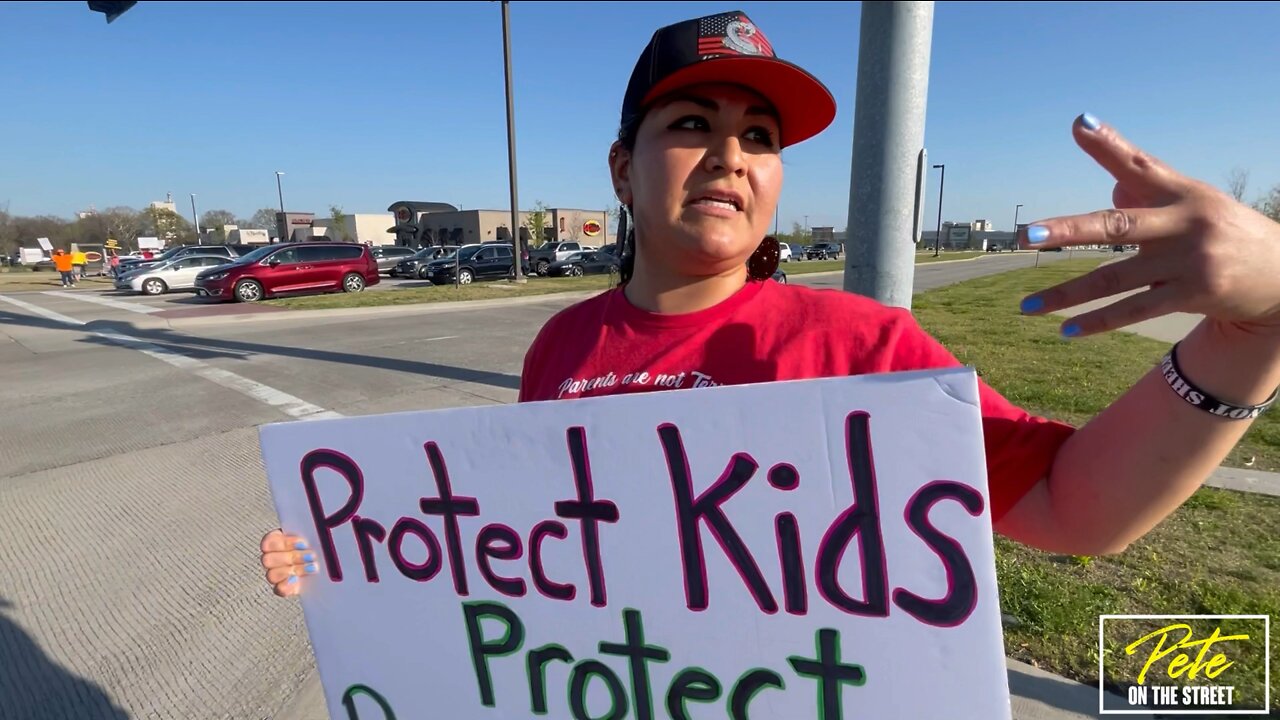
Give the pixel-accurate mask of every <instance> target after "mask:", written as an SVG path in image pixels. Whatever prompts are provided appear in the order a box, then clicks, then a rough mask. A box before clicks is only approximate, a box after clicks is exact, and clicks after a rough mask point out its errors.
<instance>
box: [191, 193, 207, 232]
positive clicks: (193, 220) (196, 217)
mask: <svg viewBox="0 0 1280 720" xmlns="http://www.w3.org/2000/svg"><path fill="white" fill-rule="evenodd" d="M191 223H192V224H193V225H195V226H196V244H197V245H203V244H204V239H203V238H202V237H200V216H199V215H196V194H195V193H191Z"/></svg>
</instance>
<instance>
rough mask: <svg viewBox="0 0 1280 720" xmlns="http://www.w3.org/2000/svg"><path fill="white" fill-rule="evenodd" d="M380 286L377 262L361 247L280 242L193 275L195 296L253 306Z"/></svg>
mask: <svg viewBox="0 0 1280 720" xmlns="http://www.w3.org/2000/svg"><path fill="white" fill-rule="evenodd" d="M378 281H379V279H378V262H377V261H376V260H374V259H373V254H372V253H371V252H369V248H368V247H365V246H364V245H356V244H354V243H341V242H297V243H280V244H277V245H267V246H266V247H262V248H259V249H257V250H254V251H253V252H251V253H249V254H248V255H244V256H243V257H241V258H239V259H238V260H236V261H235V262H233V263H231V264H229V265H220V266H218V267H216V268H211V269H209V270H206V271H204V272H202V273H200V274H199V275H197V276H196V294H197V295H199V296H201V297H210V298H216V299H219V300H235V301H237V302H256V301H258V300H262V299H264V298H269V297H275V296H277V295H293V294H298V293H316V292H334V291H337V290H341V291H343V292H360V291H361V290H364V289H365V288H366V287H367V286H369V285H377V284H378Z"/></svg>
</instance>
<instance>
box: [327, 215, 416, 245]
mask: <svg viewBox="0 0 1280 720" xmlns="http://www.w3.org/2000/svg"><path fill="white" fill-rule="evenodd" d="M394 220H395V216H393V215H392V214H391V213H355V214H351V215H343V216H342V217H341V219H340V220H339V222H338V223H337V224H336V225H335V224H334V222H333V218H318V219H316V220H314V221H312V223H311V232H312V235H314V236H317V237H318V236H324V237H327V238H329V239H330V240H338V241H342V242H357V243H362V244H365V245H374V246H377V245H395V244H396V236H395V234H394V233H393V232H392V230H391V223H392V222H393V221H394Z"/></svg>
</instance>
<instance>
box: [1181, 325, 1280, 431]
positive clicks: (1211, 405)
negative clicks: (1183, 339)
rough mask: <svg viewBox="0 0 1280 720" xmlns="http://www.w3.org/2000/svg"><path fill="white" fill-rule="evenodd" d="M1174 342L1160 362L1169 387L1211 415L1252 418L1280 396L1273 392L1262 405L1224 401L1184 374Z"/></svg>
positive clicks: (1237, 418) (1227, 417) (1279, 391)
mask: <svg viewBox="0 0 1280 720" xmlns="http://www.w3.org/2000/svg"><path fill="white" fill-rule="evenodd" d="M1179 344H1181V343H1174V344H1173V347H1172V348H1170V349H1169V354H1168V355H1165V356H1164V360H1163V361H1162V362H1161V363H1160V370H1161V372H1163V373H1164V379H1165V380H1166V381H1167V382H1168V383H1169V387H1171V388H1173V391H1174V392H1176V393H1178V396H1179V397H1181V398H1182V399H1183V400H1186V401H1187V404H1188V405H1191V406H1192V407H1195V408H1199V409H1200V410H1203V411H1205V412H1207V413H1209V414H1210V415H1216V416H1217V417H1220V418H1223V419H1227V420H1252V419H1254V418H1256V417H1258V416H1259V415H1261V414H1262V412H1263V411H1264V410H1266V409H1267V408H1269V407H1271V406H1272V405H1273V404H1274V403H1275V401H1276V398H1277V396H1280V390H1277V391H1276V392H1273V393H1271V397H1270V398H1268V399H1267V401H1266V402H1264V403H1262V404H1261V405H1251V406H1246V405H1232V404H1231V403H1228V402H1223V401H1221V400H1219V399H1218V398H1216V397H1214V396H1213V395H1210V394H1209V393H1207V392H1205V391H1204V390H1203V389H1201V388H1200V387H1199V386H1197V385H1196V384H1195V383H1193V382H1191V381H1190V380H1188V379H1187V376H1186V375H1183V374H1182V368H1180V367H1179V366H1178V345H1179Z"/></svg>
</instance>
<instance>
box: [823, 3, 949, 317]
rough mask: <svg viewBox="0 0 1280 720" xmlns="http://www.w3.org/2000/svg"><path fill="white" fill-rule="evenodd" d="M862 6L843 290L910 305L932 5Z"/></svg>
mask: <svg viewBox="0 0 1280 720" xmlns="http://www.w3.org/2000/svg"><path fill="white" fill-rule="evenodd" d="M861 8H862V10H861V30H860V36H859V40H858V84H857V99H856V102H855V103H854V104H853V107H854V118H853V161H852V164H851V168H850V182H849V221H848V226H847V227H848V240H847V244H846V246H845V249H846V251H847V252H846V253H845V264H844V267H845V270H844V289H845V290H846V291H848V292H854V293H857V294H859V295H863V296H865V297H871V298H874V299H876V300H879V301H880V302H881V303H884V304H885V305H889V306H891V307H898V308H904V309H910V308H911V294H912V284H913V280H914V277H915V254H916V249H917V242H918V240H919V238H920V236H921V233H920V228H921V226H923V224H924V223H923V217H922V215H923V213H924V207H923V198H924V191H923V190H924V184H925V182H926V180H927V177H926V172H927V171H928V167H929V166H928V165H927V164H926V163H925V160H924V158H925V152H924V120H925V105H926V102H925V101H926V99H927V97H928V86H929V51H930V46H931V44H932V43H931V41H932V35H933V3H932V2H916V1H914V0H913V1H909V2H905V1H904V2H888V1H886V0H864V2H863V3H862V4H861ZM908 238H910V240H908Z"/></svg>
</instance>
